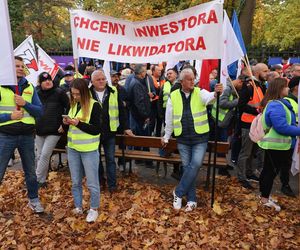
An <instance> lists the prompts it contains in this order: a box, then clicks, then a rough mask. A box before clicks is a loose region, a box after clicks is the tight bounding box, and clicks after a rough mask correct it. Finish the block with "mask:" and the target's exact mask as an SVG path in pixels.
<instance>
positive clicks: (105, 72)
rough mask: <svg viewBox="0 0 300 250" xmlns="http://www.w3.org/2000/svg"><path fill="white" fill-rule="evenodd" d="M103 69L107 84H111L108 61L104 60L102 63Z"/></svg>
mask: <svg viewBox="0 0 300 250" xmlns="http://www.w3.org/2000/svg"><path fill="white" fill-rule="evenodd" d="M103 71H104V74H105V76H106V80H107V82H108V85H109V86H111V77H110V62H109V61H104V63H103Z"/></svg>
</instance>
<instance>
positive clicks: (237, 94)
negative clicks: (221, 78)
mask: <svg viewBox="0 0 300 250" xmlns="http://www.w3.org/2000/svg"><path fill="white" fill-rule="evenodd" d="M228 79H229V81H230V83H231V85H232V87H233V90H234V92H235V94H236V96H237V98H240V96H239V93H238V92H237V90H236V88H235V86H234V84H233V82H232V79H231V78H230V77H228Z"/></svg>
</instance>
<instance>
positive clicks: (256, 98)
mask: <svg viewBox="0 0 300 250" xmlns="http://www.w3.org/2000/svg"><path fill="white" fill-rule="evenodd" d="M256 89H257V91H256V90H255V89H254V88H253V98H252V100H250V101H249V102H248V103H247V104H248V105H249V106H251V107H253V108H260V107H261V104H260V102H261V100H262V99H263V97H264V94H263V92H262V90H261V88H260V87H259V86H256ZM254 118H255V115H252V114H249V113H246V112H243V114H242V117H241V120H242V121H243V122H247V123H251V122H252V121H253V120H254Z"/></svg>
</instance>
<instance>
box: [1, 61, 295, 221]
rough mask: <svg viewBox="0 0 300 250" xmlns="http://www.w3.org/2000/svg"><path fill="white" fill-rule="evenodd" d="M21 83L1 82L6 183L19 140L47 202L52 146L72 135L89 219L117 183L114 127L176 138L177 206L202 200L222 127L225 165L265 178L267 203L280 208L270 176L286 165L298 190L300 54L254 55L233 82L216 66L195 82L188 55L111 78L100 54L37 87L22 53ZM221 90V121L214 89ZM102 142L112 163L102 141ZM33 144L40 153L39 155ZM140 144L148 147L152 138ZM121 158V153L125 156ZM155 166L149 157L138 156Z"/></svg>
mask: <svg viewBox="0 0 300 250" xmlns="http://www.w3.org/2000/svg"><path fill="white" fill-rule="evenodd" d="M15 62H16V73H17V78H18V85H17V86H4V85H3V86H0V183H1V182H2V180H3V177H4V174H5V171H6V168H7V165H8V164H9V161H10V159H11V158H12V156H13V155H14V151H15V149H18V152H19V154H20V157H21V161H22V166H23V170H24V173H25V181H26V186H27V190H28V198H29V207H30V208H32V209H33V210H34V211H35V212H36V213H41V212H43V211H44V209H43V206H42V204H41V203H40V200H39V197H38V188H39V187H47V184H46V180H47V173H48V166H49V160H50V156H51V154H52V151H53V149H54V148H55V146H56V144H57V143H58V141H59V140H60V139H61V138H63V137H65V138H66V141H67V149H68V150H67V154H68V165H69V169H70V173H71V179H72V194H73V199H74V206H75V208H74V210H73V212H74V213H76V214H82V213H83V207H82V198H83V196H82V179H83V177H84V176H86V179H87V182H86V183H87V187H88V189H89V192H90V209H89V210H88V215H87V218H86V220H87V221H88V222H92V221H95V220H96V219H97V217H98V208H99V205H100V187H101V189H105V188H106V186H107V187H108V191H109V192H110V193H111V194H112V195H113V194H114V193H116V192H117V190H118V186H117V166H116V161H115V157H114V155H115V136H116V134H117V133H121V134H127V135H129V136H135V135H141V136H156V137H161V141H162V149H163V148H164V147H165V146H166V145H167V143H168V140H169V139H170V138H171V137H175V138H176V139H177V145H178V151H179V154H180V157H181V160H182V166H179V165H174V170H173V173H172V176H173V177H174V178H176V179H178V180H179V183H178V185H177V186H176V188H175V189H174V191H173V207H174V209H181V207H182V198H183V197H184V196H186V198H187V199H186V200H187V203H186V206H185V211H187V212H188V211H192V210H193V209H195V208H196V207H197V199H196V180H197V175H198V172H199V169H200V167H201V165H202V162H203V159H204V155H205V152H206V147H207V142H208V140H210V139H211V140H213V139H214V136H215V133H217V138H218V140H219V141H228V142H229V143H230V145H231V150H230V155H231V157H230V160H229V161H230V162H229V166H231V167H228V168H227V169H222V170H221V169H220V171H219V174H221V175H228V176H229V175H230V170H231V169H232V168H236V171H237V178H238V181H239V183H240V184H241V186H242V187H244V188H246V189H249V190H252V189H254V187H253V185H252V184H251V183H252V182H259V187H260V192H261V197H260V203H261V204H262V205H264V206H267V207H272V208H274V209H275V210H276V211H280V206H279V205H278V204H277V203H276V201H274V199H272V197H271V196H270V193H271V190H272V185H273V180H274V178H275V177H276V175H277V174H279V175H280V180H281V184H282V188H281V191H282V193H283V194H285V195H287V196H291V197H294V196H295V194H294V192H293V190H292V189H291V187H290V185H289V172H290V171H289V170H290V166H291V160H292V152H293V148H294V147H295V138H296V136H300V129H299V128H298V127H297V122H298V104H297V103H298V87H299V80H300V64H294V65H291V66H290V65H288V66H287V65H286V64H285V65H283V66H282V65H274V66H272V67H271V69H269V68H268V66H267V65H266V64H263V63H257V62H252V65H249V66H248V67H245V68H244V69H242V71H241V74H240V76H239V77H238V78H237V79H236V80H230V79H228V82H227V83H226V87H224V88H223V85H222V84H220V83H218V81H217V70H216V69H214V70H213V71H212V72H211V74H210V89H209V90H205V89H201V88H199V87H198V82H199V79H198V75H197V72H196V70H195V68H194V67H193V66H191V65H190V63H189V62H184V61H182V62H180V63H179V64H178V65H177V66H176V67H173V68H166V64H161V65H158V64H152V65H149V64H129V65H126V64H125V65H124V67H123V69H121V70H120V71H115V70H112V71H111V72H110V78H111V85H108V81H107V77H106V75H105V73H104V71H103V70H102V68H101V67H100V65H99V64H96V65H92V64H91V65H87V64H86V63H85V62H83V63H81V64H80V65H79V71H80V73H79V72H75V69H74V67H73V66H71V65H69V66H67V67H66V68H65V70H64V73H63V75H62V77H61V78H60V77H58V76H57V77H56V78H55V79H52V78H51V76H50V75H49V74H48V73H47V72H43V73H41V74H40V75H39V78H38V85H37V87H34V86H33V85H32V84H31V83H29V82H28V81H27V80H26V78H25V74H24V65H23V60H22V58H20V57H16V58H15ZM217 93H220V94H221V96H220V106H219V119H218V127H217V130H216V131H215V130H214V127H215V125H214V124H215V122H216V109H217V107H216V104H215V103H216V102H215V100H216V97H217ZM260 113H262V114H263V115H262V116H263V119H262V121H263V126H264V128H265V129H266V135H265V137H264V138H263V139H262V140H261V141H259V142H258V143H255V142H253V141H252V140H251V138H250V137H249V131H250V126H251V123H252V121H253V120H254V119H255V117H256V116H257V115H258V114H260ZM102 148H103V149H104V155H105V171H104V165H103V159H101V149H102ZM35 149H36V156H35ZM140 150H145V151H148V150H149V148H148V147H147V145H144V147H143V148H141V149H140ZM123 164H124V163H123ZM136 164H143V165H145V167H148V168H153V163H152V162H151V161H149V160H148V161H136Z"/></svg>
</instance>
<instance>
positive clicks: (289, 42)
mask: <svg viewBox="0 0 300 250" xmlns="http://www.w3.org/2000/svg"><path fill="white" fill-rule="evenodd" d="M298 7H299V0H289V1H279V0H260V1H258V5H257V9H256V13H255V16H254V23H253V34H252V36H253V40H252V45H255V46H260V45H263V44H264V45H267V46H275V47H278V48H280V49H288V48H290V47H293V46H295V45H297V44H299V43H300V32H299V30H300V29H299V28H300V16H299V9H298Z"/></svg>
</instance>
